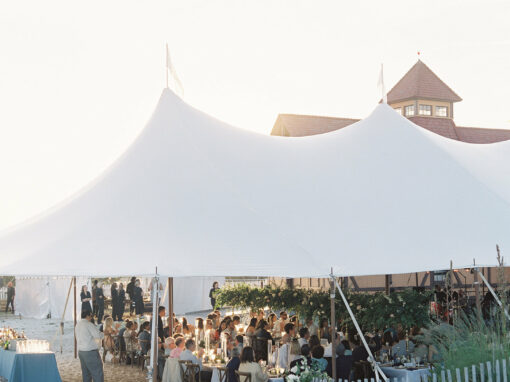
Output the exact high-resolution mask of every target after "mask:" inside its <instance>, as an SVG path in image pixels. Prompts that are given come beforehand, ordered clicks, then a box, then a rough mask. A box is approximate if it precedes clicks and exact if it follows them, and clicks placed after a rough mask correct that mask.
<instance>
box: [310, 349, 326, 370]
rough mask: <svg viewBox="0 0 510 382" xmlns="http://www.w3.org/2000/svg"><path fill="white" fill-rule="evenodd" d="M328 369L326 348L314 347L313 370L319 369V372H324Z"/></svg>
mask: <svg viewBox="0 0 510 382" xmlns="http://www.w3.org/2000/svg"><path fill="white" fill-rule="evenodd" d="M314 365H317V366H314ZM326 367H328V361H326V360H325V359H324V348H323V347H322V346H321V345H319V346H314V347H313V349H312V368H317V371H324V370H326Z"/></svg>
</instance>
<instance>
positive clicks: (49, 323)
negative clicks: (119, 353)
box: [0, 312, 147, 382]
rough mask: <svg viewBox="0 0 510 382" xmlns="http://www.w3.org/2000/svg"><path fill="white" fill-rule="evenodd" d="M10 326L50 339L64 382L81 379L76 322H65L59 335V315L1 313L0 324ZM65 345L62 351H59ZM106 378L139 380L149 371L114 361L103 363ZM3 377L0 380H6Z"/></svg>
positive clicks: (110, 380)
mask: <svg viewBox="0 0 510 382" xmlns="http://www.w3.org/2000/svg"><path fill="white" fill-rule="evenodd" d="M4 326H9V327H11V328H13V329H15V330H16V331H19V332H21V331H24V332H25V334H26V336H27V337H28V338H31V339H39V340H48V341H50V344H51V350H52V351H54V352H55V357H56V359H57V365H58V370H59V372H60V376H61V377H62V381H63V382H81V381H82V378H81V368H80V361H79V360H77V359H74V335H73V323H72V322H66V323H65V324H64V335H63V336H60V334H59V333H58V332H59V330H58V329H59V327H60V321H59V320H58V319H51V318H50V319H44V320H36V319H31V318H21V319H20V318H19V316H14V317H13V315H12V314H5V313H3V312H2V313H0V327H4ZM61 346H62V352H60V349H61ZM103 369H104V374H105V381H107V382H116V381H122V382H135V381H136V382H140V381H146V380H147V379H146V378H147V377H146V375H147V372H146V371H142V370H141V367H140V366H131V365H124V364H122V365H114V364H112V363H111V362H105V364H104V368H103ZM5 381H6V380H5V379H2V378H1V377H0V382H5Z"/></svg>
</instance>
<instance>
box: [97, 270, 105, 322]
mask: <svg viewBox="0 0 510 382" xmlns="http://www.w3.org/2000/svg"><path fill="white" fill-rule="evenodd" d="M96 281H97V280H96ZM96 306H97V324H98V325H99V324H100V323H101V322H102V321H103V316H104V293H103V282H100V283H99V284H97V285H96Z"/></svg>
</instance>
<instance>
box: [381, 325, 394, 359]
mask: <svg viewBox="0 0 510 382" xmlns="http://www.w3.org/2000/svg"><path fill="white" fill-rule="evenodd" d="M394 344H395V342H394V341H393V334H392V333H391V332H390V331H389V330H388V331H385V332H384V333H383V338H382V343H381V353H388V354H391V348H392V347H393V345H394Z"/></svg>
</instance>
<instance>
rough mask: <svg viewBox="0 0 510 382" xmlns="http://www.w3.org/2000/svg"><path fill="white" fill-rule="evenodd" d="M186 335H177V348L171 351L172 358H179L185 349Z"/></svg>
mask: <svg viewBox="0 0 510 382" xmlns="http://www.w3.org/2000/svg"><path fill="white" fill-rule="evenodd" d="M184 341H185V340H184V337H177V338H176V339H175V349H173V350H172V351H171V352H170V358H179V357H180V356H181V353H182V351H183V350H184V346H185V342H184Z"/></svg>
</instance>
